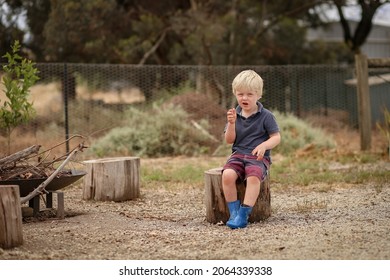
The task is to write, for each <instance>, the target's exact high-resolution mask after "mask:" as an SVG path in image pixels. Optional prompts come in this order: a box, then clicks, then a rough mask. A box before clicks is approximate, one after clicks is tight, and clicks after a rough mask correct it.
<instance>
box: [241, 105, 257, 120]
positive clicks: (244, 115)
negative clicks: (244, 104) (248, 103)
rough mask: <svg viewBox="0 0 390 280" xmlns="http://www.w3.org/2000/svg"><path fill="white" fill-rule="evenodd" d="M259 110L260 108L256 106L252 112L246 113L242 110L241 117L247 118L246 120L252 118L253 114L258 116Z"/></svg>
mask: <svg viewBox="0 0 390 280" xmlns="http://www.w3.org/2000/svg"><path fill="white" fill-rule="evenodd" d="M258 110H259V106H258V105H256V107H255V108H253V109H252V110H249V111H246V110H244V109H242V108H241V116H243V117H245V118H248V117H250V116H252V115H253V114H256V112H257V111H258Z"/></svg>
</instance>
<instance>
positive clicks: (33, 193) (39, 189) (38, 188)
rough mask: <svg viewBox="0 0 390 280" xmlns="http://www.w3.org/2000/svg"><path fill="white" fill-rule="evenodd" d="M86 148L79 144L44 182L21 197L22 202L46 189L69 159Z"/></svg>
mask: <svg viewBox="0 0 390 280" xmlns="http://www.w3.org/2000/svg"><path fill="white" fill-rule="evenodd" d="M83 148H84V145H83V144H82V143H81V144H79V145H78V146H77V147H76V148H75V149H74V150H73V151H72V152H71V153H70V154H69V155H68V157H67V158H66V159H65V160H64V162H63V163H62V164H61V165H60V166H59V167H58V168H57V169H56V171H54V172H53V173H52V174H51V175H50V176H49V177H48V178H47V179H46V180H45V181H44V182H42V183H41V184H40V185H39V186H38V187H37V188H36V189H35V190H34V191H32V192H31V193H29V194H28V195H27V196H25V197H21V198H20V202H21V204H23V203H26V202H27V201H29V200H30V199H32V198H34V197H35V196H37V195H39V194H40V193H42V192H43V191H44V189H45V188H46V186H47V185H48V184H49V183H50V182H51V181H52V180H53V179H54V178H55V177H56V176H57V174H58V173H59V172H60V171H61V170H62V169H63V168H64V166H65V165H66V164H67V163H68V161H69V160H70V159H71V158H72V157H73V155H75V154H76V153H77V152H79V151H82V150H83Z"/></svg>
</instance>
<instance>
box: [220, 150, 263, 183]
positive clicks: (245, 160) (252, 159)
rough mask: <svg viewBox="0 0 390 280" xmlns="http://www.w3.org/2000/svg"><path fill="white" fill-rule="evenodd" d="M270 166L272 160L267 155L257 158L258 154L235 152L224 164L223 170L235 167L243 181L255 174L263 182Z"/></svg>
mask: <svg viewBox="0 0 390 280" xmlns="http://www.w3.org/2000/svg"><path fill="white" fill-rule="evenodd" d="M269 166H270V161H269V159H268V158H267V157H264V158H263V159H262V160H257V156H253V155H244V154H233V155H231V156H230V158H229V159H228V160H227V162H226V164H225V165H224V166H223V168H222V172H223V171H224V170H225V169H233V170H234V171H236V173H237V175H238V178H239V179H240V180H241V181H244V180H246V179H247V178H248V177H250V176H255V177H257V178H259V180H260V182H262V181H264V179H265V177H266V176H267V170H268V169H269Z"/></svg>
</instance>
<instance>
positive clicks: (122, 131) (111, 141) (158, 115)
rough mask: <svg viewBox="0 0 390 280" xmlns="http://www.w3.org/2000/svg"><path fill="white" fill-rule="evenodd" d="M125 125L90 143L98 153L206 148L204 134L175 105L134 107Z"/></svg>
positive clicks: (163, 153)
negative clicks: (145, 107) (141, 108)
mask: <svg viewBox="0 0 390 280" xmlns="http://www.w3.org/2000/svg"><path fill="white" fill-rule="evenodd" d="M125 118H126V120H127V121H128V125H126V126H124V127H119V128H114V129H112V130H111V131H110V132H109V133H108V134H107V135H105V136H104V137H102V138H101V139H99V140H97V141H96V142H95V143H93V144H92V146H91V149H90V150H91V152H92V153H94V154H95V155H97V156H100V157H102V156H107V155H116V154H121V155H132V156H144V157H161V156H177V155H187V156H195V155H200V154H205V153H208V152H209V143H208V139H207V137H206V136H205V135H203V134H202V133H200V132H198V131H197V130H196V129H195V128H194V127H193V126H192V125H191V123H190V120H189V118H188V114H187V113H186V112H184V111H183V110H182V109H181V108H178V107H173V106H170V107H165V108H157V107H156V106H154V107H153V108H152V109H151V110H149V111H140V110H137V109H134V108H131V109H129V110H128V111H127V112H126V113H125Z"/></svg>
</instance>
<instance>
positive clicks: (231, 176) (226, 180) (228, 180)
mask: <svg viewBox="0 0 390 280" xmlns="http://www.w3.org/2000/svg"><path fill="white" fill-rule="evenodd" d="M237 178H238V175H237V173H236V171H234V170H233V169H225V170H224V171H223V173H222V189H223V194H224V195H225V200H226V202H232V201H236V200H237V187H236V181H237Z"/></svg>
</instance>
